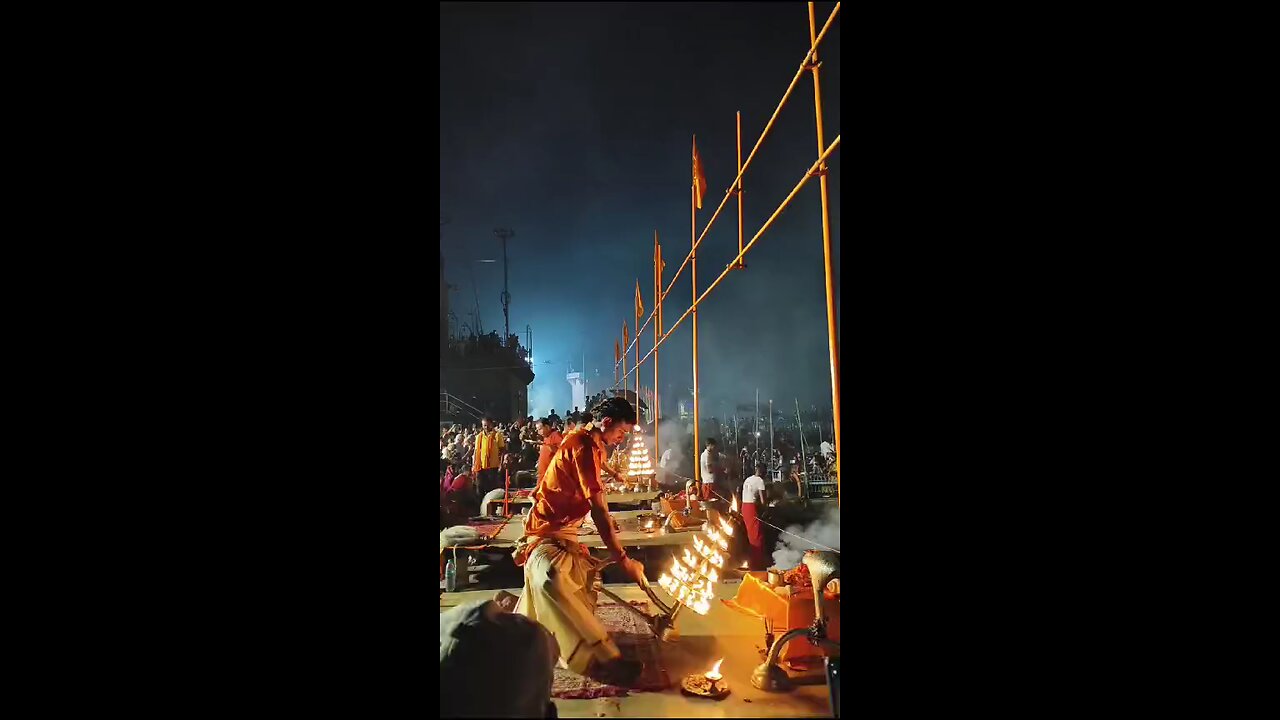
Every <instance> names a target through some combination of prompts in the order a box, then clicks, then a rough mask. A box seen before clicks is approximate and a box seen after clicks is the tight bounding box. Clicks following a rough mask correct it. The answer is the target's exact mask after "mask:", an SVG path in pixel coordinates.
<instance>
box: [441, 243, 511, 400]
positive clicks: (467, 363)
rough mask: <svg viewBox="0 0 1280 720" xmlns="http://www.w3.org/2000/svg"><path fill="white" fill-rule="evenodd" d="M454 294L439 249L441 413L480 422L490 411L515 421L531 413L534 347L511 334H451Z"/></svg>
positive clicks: (442, 254)
mask: <svg viewBox="0 0 1280 720" xmlns="http://www.w3.org/2000/svg"><path fill="white" fill-rule="evenodd" d="M448 317H449V294H448V286H447V285H446V284H445V281H444V253H443V252H441V253H440V419H441V420H453V421H456V422H462V423H468V424H470V423H474V422H479V421H480V419H481V418H482V417H483V416H484V415H491V416H493V418H494V419H495V420H497V421H499V422H510V421H511V420H515V419H517V418H522V417H525V416H527V415H528V414H529V383H531V382H533V377H534V374H533V367H532V366H531V365H530V364H529V351H528V350H526V349H525V348H524V347H522V346H521V345H520V342H519V339H518V338H517V337H516V336H515V335H512V336H511V337H509V338H507V339H506V341H505V342H504V341H503V340H502V339H501V338H499V337H498V334H497V333H489V334H487V335H483V336H478V337H477V336H476V335H472V334H468V335H466V336H459V337H450V335H449V330H448V327H449V322H448Z"/></svg>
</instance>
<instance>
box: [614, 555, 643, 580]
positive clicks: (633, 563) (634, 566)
mask: <svg viewBox="0 0 1280 720" xmlns="http://www.w3.org/2000/svg"><path fill="white" fill-rule="evenodd" d="M619 565H620V566H621V567H622V572H623V573H624V574H626V576H627V577H628V578H630V579H631V580H633V581H635V583H636V584H637V585H640V586H642V587H643V586H644V585H645V583H646V582H648V581H647V580H646V579H645V577H644V563H642V562H640V561H639V560H632V559H631V558H624V559H623V561H622V562H621V563H619Z"/></svg>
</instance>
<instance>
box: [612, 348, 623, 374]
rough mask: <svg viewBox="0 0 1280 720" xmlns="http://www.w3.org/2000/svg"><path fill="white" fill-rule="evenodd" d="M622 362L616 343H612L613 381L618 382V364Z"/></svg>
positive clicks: (620, 352)
mask: <svg viewBox="0 0 1280 720" xmlns="http://www.w3.org/2000/svg"><path fill="white" fill-rule="evenodd" d="M620 362H622V351H621V350H619V349H618V341H617V340H614V341H613V381H614V382H618V363H620Z"/></svg>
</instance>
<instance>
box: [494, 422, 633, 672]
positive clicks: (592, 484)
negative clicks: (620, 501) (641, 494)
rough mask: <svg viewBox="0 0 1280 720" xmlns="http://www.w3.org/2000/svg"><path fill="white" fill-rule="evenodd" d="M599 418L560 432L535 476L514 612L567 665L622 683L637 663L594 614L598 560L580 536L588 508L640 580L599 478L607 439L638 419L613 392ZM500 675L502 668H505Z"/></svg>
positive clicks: (518, 558)
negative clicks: (545, 633)
mask: <svg viewBox="0 0 1280 720" xmlns="http://www.w3.org/2000/svg"><path fill="white" fill-rule="evenodd" d="M594 417H595V418H599V421H598V423H595V422H593V423H587V424H586V425H584V426H582V427H580V428H578V429H577V430H575V431H573V432H571V433H569V434H568V435H566V436H565V437H564V440H563V442H561V444H560V448H559V449H558V450H556V452H555V454H554V455H553V456H552V458H551V464H550V465H549V466H548V467H547V470H546V472H545V473H544V474H543V475H542V477H540V478H539V479H538V486H537V489H535V490H534V494H533V499H534V506H533V509H532V510H530V511H529V515H528V518H527V519H526V520H525V525H524V537H522V538H521V539H520V541H519V542H518V543H516V549H515V557H514V560H515V563H516V565H518V566H522V567H523V568H524V593H523V594H522V595H521V596H520V602H519V603H518V604H517V605H516V612H517V613H520V614H522V615H525V616H528V617H529V618H530V619H532V620H536V621H538V622H539V623H541V624H542V625H545V626H546V628H547V629H548V630H550V631H551V633H552V635H554V636H555V638H556V642H557V643H558V645H559V657H560V661H561V662H562V663H563V664H564V666H565V667H567V668H569V669H570V670H572V671H574V672H576V673H578V674H579V675H586V676H588V677H592V678H595V679H597V680H599V681H601V682H605V683H609V684H615V685H627V684H629V683H630V682H632V681H634V680H635V679H636V677H638V676H639V675H640V672H641V670H643V664H642V663H639V662H636V661H633V660H624V659H622V654H621V653H620V652H619V651H618V647H617V645H615V644H614V643H613V641H612V640H610V639H609V635H608V633H607V632H606V631H605V629H604V625H602V624H601V623H600V620H599V619H598V618H597V617H596V614H595V611H596V593H595V590H594V586H595V578H596V572H597V570H598V569H599V566H600V565H601V562H600V561H599V560H596V559H595V558H593V557H591V554H590V552H588V550H587V548H585V547H583V546H582V545H581V544H579V543H578V535H577V532H578V528H579V527H581V526H582V522H583V520H585V519H586V516H587V514H588V513H590V514H591V519H592V520H593V521H594V522H595V526H596V530H597V532H599V533H600V538H601V539H602V540H603V541H604V544H605V546H606V547H608V548H609V552H610V554H611V555H612V558H613V560H615V561H616V562H617V563H618V564H619V565H620V566H621V567H622V570H623V572H625V573H626V574H627V576H628V577H629V578H631V579H632V580H635V581H636V582H637V583H642V582H644V565H642V564H641V563H639V562H638V561H636V560H632V559H630V558H628V557H627V553H626V551H625V550H623V548H622V545H621V543H619V542H618V537H617V535H616V534H615V533H614V530H613V522H612V519H611V518H610V517H609V505H608V503H607V501H606V498H605V489H604V485H603V483H602V482H601V480H600V474H601V471H602V469H603V467H604V465H605V452H606V450H605V445H608V444H616V443H618V442H619V441H620V440H621V439H622V436H623V435H625V434H626V433H627V432H630V431H631V428H632V426H633V425H635V422H636V412H635V409H634V408H632V407H631V404H630V403H629V402H627V401H626V400H625V399H624V398H619V397H614V398H609V399H607V400H605V401H603V402H601V403H600V404H599V405H598V406H596V409H595V413H594ZM504 675H505V674H504Z"/></svg>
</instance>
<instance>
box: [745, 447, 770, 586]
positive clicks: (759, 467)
mask: <svg viewBox="0 0 1280 720" xmlns="http://www.w3.org/2000/svg"><path fill="white" fill-rule="evenodd" d="M764 473H765V467H764V463H757V464H756V473H755V475H752V476H751V477H749V478H747V479H746V480H744V481H743V482H742V522H743V524H744V525H746V526H747V547H748V560H749V562H750V568H751V569H752V570H764V569H765V562H764V533H763V532H762V528H761V527H760V516H759V514H758V513H757V511H756V507H757V506H758V505H763V504H764V503H765V485H764Z"/></svg>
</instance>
